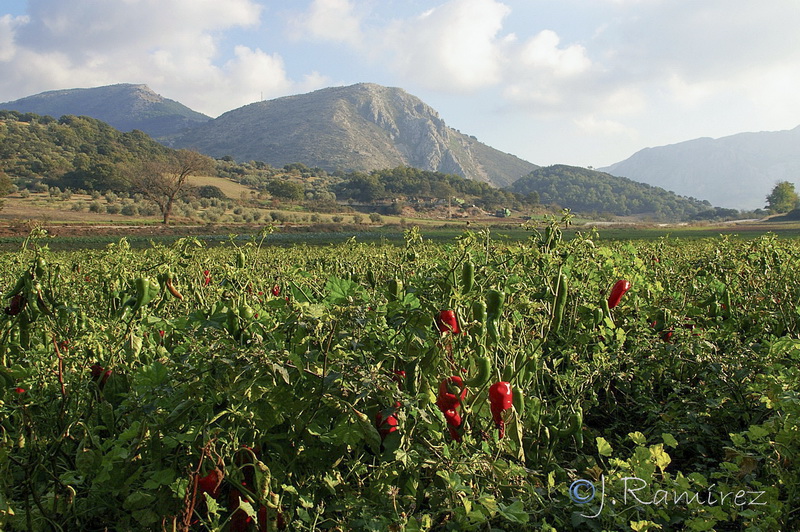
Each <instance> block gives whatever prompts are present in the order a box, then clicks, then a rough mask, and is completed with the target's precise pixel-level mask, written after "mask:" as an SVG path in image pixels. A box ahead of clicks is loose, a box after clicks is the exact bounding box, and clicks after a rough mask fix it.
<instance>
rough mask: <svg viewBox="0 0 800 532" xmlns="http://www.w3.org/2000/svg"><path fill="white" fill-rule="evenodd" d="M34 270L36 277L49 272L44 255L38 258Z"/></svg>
mask: <svg viewBox="0 0 800 532" xmlns="http://www.w3.org/2000/svg"><path fill="white" fill-rule="evenodd" d="M34 271H35V272H36V277H44V276H45V275H46V274H47V262H46V261H45V260H44V259H43V258H42V257H38V258H37V259H36V267H35V268H34Z"/></svg>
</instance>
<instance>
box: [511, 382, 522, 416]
mask: <svg viewBox="0 0 800 532" xmlns="http://www.w3.org/2000/svg"><path fill="white" fill-rule="evenodd" d="M512 402H513V404H514V410H516V411H517V415H518V416H519V417H520V418H522V415H523V414H524V413H525V396H524V395H523V393H522V389H520V387H519V386H517V389H516V390H515V391H514V398H513V400H512Z"/></svg>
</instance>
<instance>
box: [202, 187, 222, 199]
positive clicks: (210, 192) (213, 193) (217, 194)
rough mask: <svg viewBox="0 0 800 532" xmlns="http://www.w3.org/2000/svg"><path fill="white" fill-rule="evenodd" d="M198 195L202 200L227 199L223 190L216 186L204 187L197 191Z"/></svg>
mask: <svg viewBox="0 0 800 532" xmlns="http://www.w3.org/2000/svg"><path fill="white" fill-rule="evenodd" d="M197 195H198V196H200V197H201V198H205V199H209V198H219V199H222V198H225V197H226V196H225V193H224V192H222V189H221V188H219V187H217V186H214V185H203V186H202V187H200V188H198V189H197Z"/></svg>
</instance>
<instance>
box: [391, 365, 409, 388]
mask: <svg viewBox="0 0 800 532" xmlns="http://www.w3.org/2000/svg"><path fill="white" fill-rule="evenodd" d="M392 380H393V381H394V382H396V383H397V386H398V387H399V388H400V389H401V390H402V389H403V385H404V384H405V382H406V372H405V371H403V370H402V369H396V370H393V371H392Z"/></svg>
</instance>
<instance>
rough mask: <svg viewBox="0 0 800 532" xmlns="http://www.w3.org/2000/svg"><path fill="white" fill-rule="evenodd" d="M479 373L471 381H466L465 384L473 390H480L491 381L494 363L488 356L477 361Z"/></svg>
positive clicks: (476, 365)
mask: <svg viewBox="0 0 800 532" xmlns="http://www.w3.org/2000/svg"><path fill="white" fill-rule="evenodd" d="M475 367H476V369H477V372H476V373H475V376H474V377H472V378H471V379H467V380H466V381H464V384H466V385H467V386H471V387H473V388H480V387H481V386H483V385H484V384H486V382H487V381H488V380H489V377H490V376H491V372H492V361H491V360H489V358H488V357H486V356H479V357H478V359H477V360H476V361H475Z"/></svg>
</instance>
